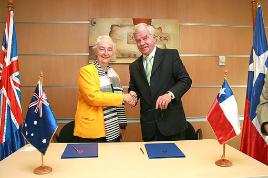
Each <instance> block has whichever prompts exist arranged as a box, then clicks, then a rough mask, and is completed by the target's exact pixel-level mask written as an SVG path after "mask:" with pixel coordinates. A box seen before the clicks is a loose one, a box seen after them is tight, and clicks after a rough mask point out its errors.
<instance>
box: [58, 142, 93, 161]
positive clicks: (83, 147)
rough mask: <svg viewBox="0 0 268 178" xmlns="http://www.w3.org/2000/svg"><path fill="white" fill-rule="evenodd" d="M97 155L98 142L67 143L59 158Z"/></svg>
mask: <svg viewBox="0 0 268 178" xmlns="http://www.w3.org/2000/svg"><path fill="white" fill-rule="evenodd" d="M92 157H98V143H82V144H67V146H66V148H65V150H64V152H63V154H62V155H61V159H68V158H92Z"/></svg>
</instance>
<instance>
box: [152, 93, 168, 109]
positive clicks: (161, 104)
mask: <svg viewBox="0 0 268 178" xmlns="http://www.w3.org/2000/svg"><path fill="white" fill-rule="evenodd" d="M170 101H171V96H170V95H169V94H167V93H166V94H164V95H161V96H159V97H158V99H157V100H156V105H155V109H158V108H160V109H161V110H162V109H167V107H168V104H169V103H170Z"/></svg>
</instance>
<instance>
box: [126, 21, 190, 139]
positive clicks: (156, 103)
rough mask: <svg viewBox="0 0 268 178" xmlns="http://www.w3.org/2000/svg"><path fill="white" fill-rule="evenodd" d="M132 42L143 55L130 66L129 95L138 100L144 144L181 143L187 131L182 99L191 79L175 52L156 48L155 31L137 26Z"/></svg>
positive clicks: (147, 27) (151, 28) (148, 27)
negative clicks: (171, 141) (169, 141)
mask: <svg viewBox="0 0 268 178" xmlns="http://www.w3.org/2000/svg"><path fill="white" fill-rule="evenodd" d="M134 39H135V41H136V44H137V47H138V49H139V51H140V52H141V53H142V55H141V56H140V57H139V58H138V59H137V60H135V61H134V62H133V63H132V64H130V66H129V71H130V82H129V89H128V91H129V93H130V94H131V95H132V96H133V97H137V98H139V99H140V106H141V108H140V117H141V118H140V123H141V129H142V137H143V140H144V141H161V140H183V139H184V138H185V135H184V131H185V129H186V128H187V124H186V118H185V114H184V110H183V106H182V102H181V97H182V96H183V95H184V94H185V93H186V92H187V91H188V90H189V89H190V87H191V84H192V80H191V78H190V76H189V74H188V73H187V71H186V69H185V67H184V65H183V63H182V61H181V59H180V56H179V53H178V51H177V50H176V49H160V48H157V47H156V37H155V35H154V28H153V27H152V26H150V25H147V24H144V23H140V24H138V25H136V26H135V28H134Z"/></svg>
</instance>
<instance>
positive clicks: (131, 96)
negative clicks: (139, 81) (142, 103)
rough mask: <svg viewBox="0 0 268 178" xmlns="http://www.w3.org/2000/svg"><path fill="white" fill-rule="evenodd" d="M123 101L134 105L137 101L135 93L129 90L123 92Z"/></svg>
mask: <svg viewBox="0 0 268 178" xmlns="http://www.w3.org/2000/svg"><path fill="white" fill-rule="evenodd" d="M123 101H124V102H125V103H127V104H129V105H130V106H131V107H134V106H136V104H137V102H138V97H137V94H136V93H135V92H134V91H130V92H129V93H127V94H124V98H123Z"/></svg>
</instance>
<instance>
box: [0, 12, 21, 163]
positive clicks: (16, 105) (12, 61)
mask: <svg viewBox="0 0 268 178" xmlns="http://www.w3.org/2000/svg"><path fill="white" fill-rule="evenodd" d="M0 51H1V56H0V160H2V159H4V158H6V157H7V156H8V155H10V154H12V153H13V152H15V151H16V150H18V149H19V148H21V147H22V146H24V145H25V140H24V138H23V136H22V134H21V126H22V123H23V117H22V109H21V91H20V75H19V61H18V49H17V39H16V30H15V25H14V15H13V11H9V14H8V17H7V21H6V25H5V29H4V36H3V41H2V47H1V49H0Z"/></svg>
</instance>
